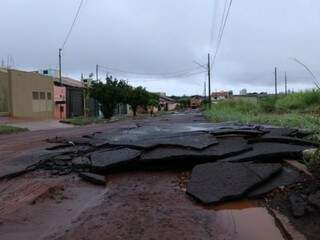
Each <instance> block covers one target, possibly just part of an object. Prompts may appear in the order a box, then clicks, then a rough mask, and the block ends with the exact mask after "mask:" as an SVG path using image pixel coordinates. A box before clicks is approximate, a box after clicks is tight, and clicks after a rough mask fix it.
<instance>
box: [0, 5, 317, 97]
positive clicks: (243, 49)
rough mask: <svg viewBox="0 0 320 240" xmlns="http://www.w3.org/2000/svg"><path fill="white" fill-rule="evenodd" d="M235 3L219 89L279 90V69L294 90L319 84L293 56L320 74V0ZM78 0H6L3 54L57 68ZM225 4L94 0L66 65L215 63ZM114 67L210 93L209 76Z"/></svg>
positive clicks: (154, 83)
mask: <svg viewBox="0 0 320 240" xmlns="http://www.w3.org/2000/svg"><path fill="white" fill-rule="evenodd" d="M233 2H234V4H233V7H232V10H231V13H230V18H229V21H228V25H227V27H226V30H225V36H224V39H223V42H222V45H221V49H220V53H219V55H218V58H217V62H216V65H215V68H214V74H213V75H214V79H213V90H214V89H217V90H222V89H225V90H227V89H232V90H235V91H238V90H239V89H241V88H248V89H249V90H252V91H260V90H261V91H263V90H265V91H273V70H274V67H275V66H278V68H279V79H280V80H281V79H283V72H284V71H287V72H288V77H289V80H290V81H289V83H290V88H295V89H296V90H298V89H303V88H310V87H313V85H312V79H311V78H310V76H309V75H308V74H307V73H306V72H305V70H304V69H303V68H302V67H301V66H299V65H297V64H296V63H294V62H292V61H291V60H290V59H289V57H297V58H299V59H301V60H302V61H304V62H305V63H306V64H307V65H308V66H309V67H310V68H311V69H313V70H314V71H315V72H316V73H317V74H318V76H319V77H320V74H319V73H318V71H317V70H318V68H319V61H318V56H319V55H320V47H319V42H320V41H319V40H320V33H318V29H320V28H319V27H320V15H319V12H320V2H317V1H314V0H283V1H276V0H261V1H252V0H241V1H239V0H234V1H233ZM78 3H79V1H77V0H69V1H63V0H55V1H52V0H24V1H21V0H2V1H1V8H2V11H1V14H0V21H1V22H2V26H1V44H0V59H1V58H3V59H6V58H7V55H9V54H10V55H12V56H13V57H14V60H15V65H16V67H17V68H22V69H39V68H46V67H57V65H58V64H57V60H58V58H57V53H58V48H59V47H60V46H61V44H62V42H63V40H64V38H65V36H66V33H67V31H68V29H69V27H70V24H71V22H72V20H73V17H74V14H75V11H76V8H77V6H78ZM223 3H224V1H223V0H216V1H215V2H214V1H212V0H199V1H194V0H176V1H172V0H161V1H149V0H137V1H132V0H117V1H111V0H86V1H85V4H84V6H83V9H82V11H81V15H80V18H79V21H78V23H77V25H76V27H75V29H74V31H73V33H72V35H71V37H70V39H69V42H68V43H67V45H66V48H65V49H64V52H63V72H64V74H66V75H69V76H73V77H77V78H79V76H80V73H81V72H84V73H86V74H88V73H89V72H94V68H95V64H97V63H98V64H101V65H104V66H111V67H114V68H119V69H125V70H128V71H134V72H148V73H150V72H155V73H162V72H175V71H179V70H184V69H192V68H195V67H196V65H195V64H194V63H193V60H197V61H200V62H203V63H205V61H206V54H207V52H208V51H210V52H213V51H214V46H215V44H216V35H217V32H218V24H219V22H220V18H221V13H222V10H223ZM213 14H215V15H214V16H213ZM212 26H213V27H214V31H213V33H214V34H213V40H214V41H213V42H211V41H210V39H211V32H212V30H211V29H212ZM210 44H211V45H210ZM102 74H105V71H103V70H101V75H102ZM113 74H114V75H115V76H118V77H124V78H128V79H129V80H130V82H132V83H133V84H135V85H137V84H142V85H144V86H146V87H147V88H148V89H150V90H152V91H157V90H159V91H166V92H168V93H169V94H184V93H185V94H202V92H203V82H204V81H205V75H204V74H201V75H197V76H192V77H189V78H179V79H171V80H167V79H154V78H152V77H149V76H148V77H144V78H143V79H141V77H138V76H134V75H124V74H120V73H113ZM280 83H281V82H280ZM280 86H281V85H280Z"/></svg>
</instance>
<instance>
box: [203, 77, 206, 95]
mask: <svg viewBox="0 0 320 240" xmlns="http://www.w3.org/2000/svg"><path fill="white" fill-rule="evenodd" d="M203 96H204V98H205V99H206V98H207V83H206V81H204V86H203Z"/></svg>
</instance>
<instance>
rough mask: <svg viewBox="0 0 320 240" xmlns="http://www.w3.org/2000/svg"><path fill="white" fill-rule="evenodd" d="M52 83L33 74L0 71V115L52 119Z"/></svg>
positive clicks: (48, 79)
mask: <svg viewBox="0 0 320 240" xmlns="http://www.w3.org/2000/svg"><path fill="white" fill-rule="evenodd" d="M53 92H54V89H53V81H52V79H50V78H48V77H45V76H42V75H39V74H37V73H34V72H26V71H20V70H15V69H3V68H2V69H0V93H1V95H0V114H1V115H7V116H12V117H25V118H44V119H47V118H53V115H54V114H53V109H54V107H53Z"/></svg>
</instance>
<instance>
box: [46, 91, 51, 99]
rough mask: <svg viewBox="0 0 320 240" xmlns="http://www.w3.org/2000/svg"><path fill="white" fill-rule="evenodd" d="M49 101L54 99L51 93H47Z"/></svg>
mask: <svg viewBox="0 0 320 240" xmlns="http://www.w3.org/2000/svg"><path fill="white" fill-rule="evenodd" d="M47 99H48V100H51V99H52V95H51V92H47Z"/></svg>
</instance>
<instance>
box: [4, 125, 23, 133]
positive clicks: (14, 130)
mask: <svg viewBox="0 0 320 240" xmlns="http://www.w3.org/2000/svg"><path fill="white" fill-rule="evenodd" d="M26 131H29V130H28V129H27V128H19V127H13V126H9V125H0V135H1V134H12V133H19V132H26Z"/></svg>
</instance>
